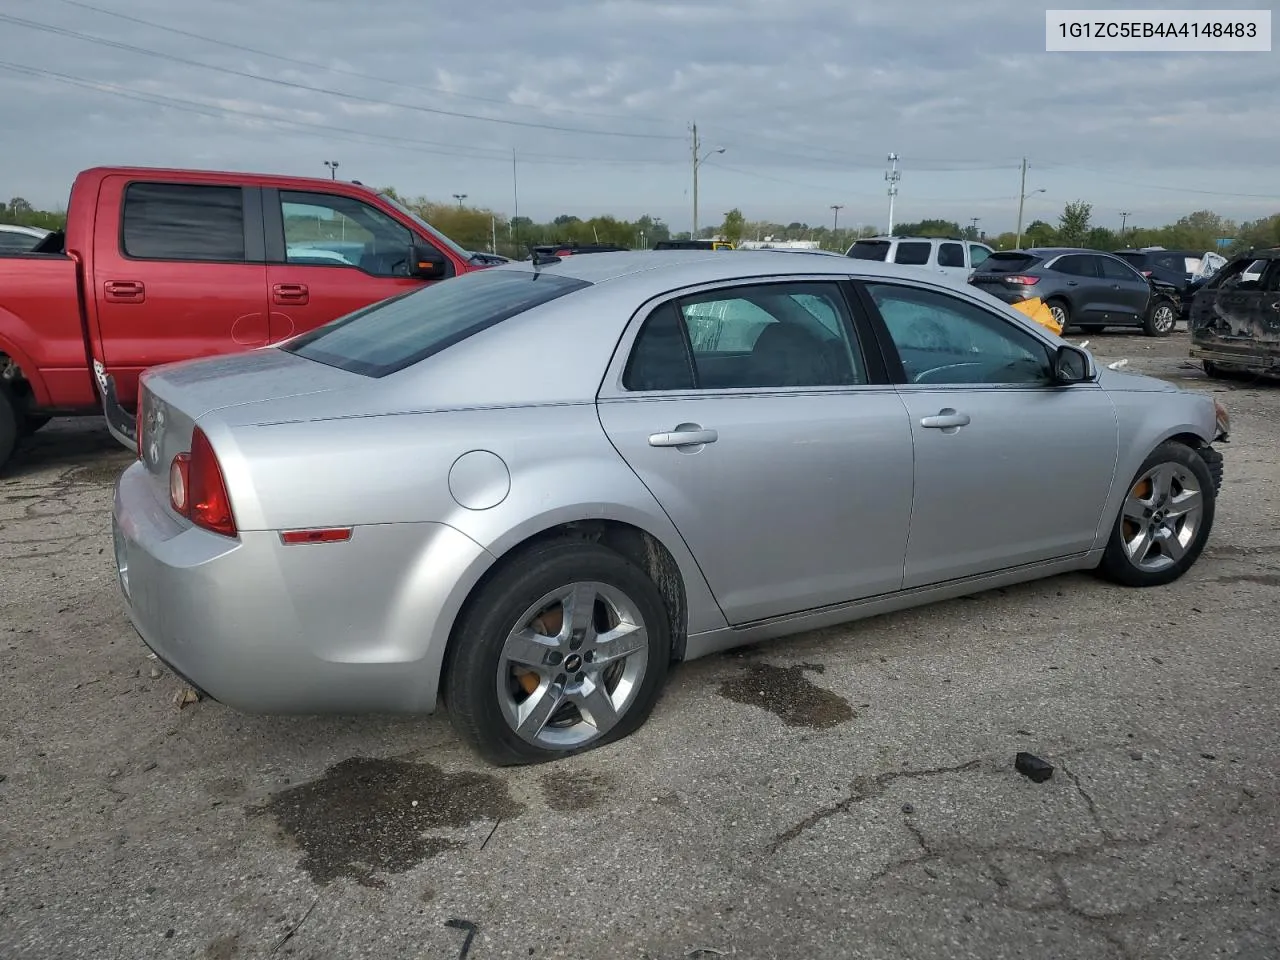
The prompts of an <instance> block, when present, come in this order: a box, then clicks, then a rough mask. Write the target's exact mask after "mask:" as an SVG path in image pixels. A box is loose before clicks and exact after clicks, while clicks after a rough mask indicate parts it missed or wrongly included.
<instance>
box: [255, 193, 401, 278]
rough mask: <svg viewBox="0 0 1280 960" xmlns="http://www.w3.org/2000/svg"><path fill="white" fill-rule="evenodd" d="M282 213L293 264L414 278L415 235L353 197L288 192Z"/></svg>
mask: <svg viewBox="0 0 1280 960" xmlns="http://www.w3.org/2000/svg"><path fill="white" fill-rule="evenodd" d="M280 212H281V216H282V218H283V220H284V243H285V260H286V261H287V262H288V263H298V264H308V265H312V266H332V267H354V268H356V269H358V270H363V271H364V272H365V273H369V274H372V275H374V276H376V277H404V276H408V268H409V247H410V245H411V244H412V243H413V242H414V236H413V234H412V233H411V232H410V230H409V228H408V227H406V226H404V225H402V224H400V223H397V222H396V221H395V220H393V219H392V218H391V217H389V216H388V215H387V214H385V213H383V212H382V211H381V210H378V209H376V208H374V207H371V206H370V205H369V204H367V203H364V202H362V201H360V200H356V199H354V198H353V197H343V196H338V195H336V194H322V193H302V192H296V191H291V190H282V191H280Z"/></svg>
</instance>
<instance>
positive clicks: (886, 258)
mask: <svg viewBox="0 0 1280 960" xmlns="http://www.w3.org/2000/svg"><path fill="white" fill-rule="evenodd" d="M993 252H994V251H993V250H992V249H991V248H990V247H988V246H987V245H986V244H985V243H978V242H977V241H975V240H959V239H956V238H952V237H868V238H867V239H865V240H856V241H854V244H853V246H851V247H850V248H849V249H848V250H847V251H846V252H845V254H846V256H850V257H853V258H854V259H855V260H879V261H880V262H882V263H901V264H906V265H909V266H915V267H924V268H925V269H928V270H936V271H937V272H938V273H950V274H955V275H957V276H960V277H968V276H969V274H971V273H973V268H974V267H976V266H978V264H980V263H982V261H983V260H985V259H987V257H989V256H991V254H992V253H993Z"/></svg>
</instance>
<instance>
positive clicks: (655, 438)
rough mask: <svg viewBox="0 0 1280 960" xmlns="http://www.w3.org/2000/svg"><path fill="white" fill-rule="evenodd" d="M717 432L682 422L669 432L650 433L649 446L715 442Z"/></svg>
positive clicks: (686, 445)
mask: <svg viewBox="0 0 1280 960" xmlns="http://www.w3.org/2000/svg"><path fill="white" fill-rule="evenodd" d="M719 436H720V435H719V434H718V433H716V432H715V431H714V430H703V429H702V428H701V427H699V426H698V425H697V424H685V423H682V424H680V426H678V427H676V428H675V429H674V430H672V431H670V432H669V433H651V434H650V435H649V446H651V447H696V446H701V445H702V444H704V443H715V442H716V440H718V439H719Z"/></svg>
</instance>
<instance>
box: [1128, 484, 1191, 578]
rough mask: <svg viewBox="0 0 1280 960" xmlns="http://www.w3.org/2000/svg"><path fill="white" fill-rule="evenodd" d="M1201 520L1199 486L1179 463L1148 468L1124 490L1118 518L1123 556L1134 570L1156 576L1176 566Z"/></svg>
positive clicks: (1189, 544)
mask: <svg viewBox="0 0 1280 960" xmlns="http://www.w3.org/2000/svg"><path fill="white" fill-rule="evenodd" d="M1203 519H1204V495H1203V492H1202V491H1201V489H1200V482H1199V481H1198V480H1197V479H1196V476H1195V474H1194V473H1192V472H1191V470H1190V469H1188V468H1187V467H1185V466H1183V465H1182V464H1180V463H1168V462H1166V463H1161V464H1157V465H1156V466H1154V467H1152V468H1151V469H1150V470H1148V471H1147V472H1146V473H1144V474H1143V475H1142V476H1141V477H1139V478H1138V481H1137V482H1136V483H1135V484H1134V485H1133V486H1132V487H1130V488H1129V494H1128V496H1127V497H1125V501H1124V507H1123V511H1122V514H1121V539H1122V540H1123V543H1124V551H1125V555H1126V556H1127V557H1128V558H1129V562H1130V563H1132V564H1133V565H1134V566H1135V567H1137V568H1138V569H1139V570H1142V571H1145V572H1148V573H1157V572H1159V571H1161V570H1165V569H1167V568H1168V567H1171V566H1173V565H1174V564H1176V563H1177V562H1178V561H1179V560H1181V559H1182V558H1183V557H1184V556H1185V555H1186V553H1187V550H1189V549H1190V547H1191V544H1192V543H1194V542H1195V539H1196V535H1197V533H1199V531H1200V524H1201V523H1202V522H1203Z"/></svg>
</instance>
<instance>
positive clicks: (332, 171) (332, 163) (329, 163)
mask: <svg viewBox="0 0 1280 960" xmlns="http://www.w3.org/2000/svg"><path fill="white" fill-rule="evenodd" d="M324 165H325V166H326V167H328V168H329V179H330V180H337V179H338V161H337V160H326V161H325V162H324Z"/></svg>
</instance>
